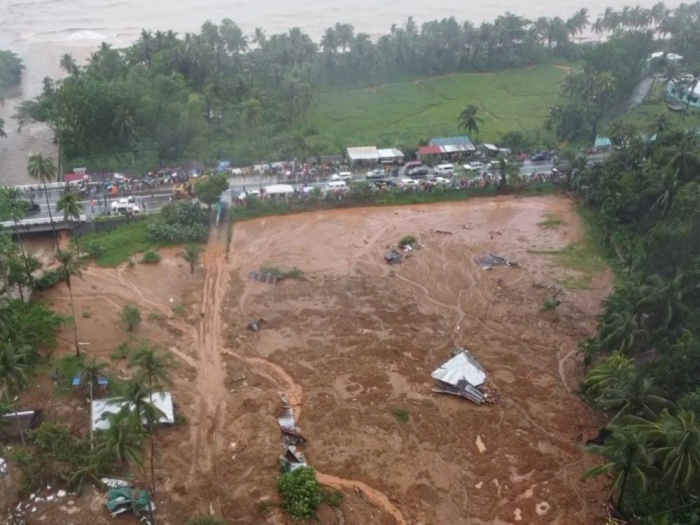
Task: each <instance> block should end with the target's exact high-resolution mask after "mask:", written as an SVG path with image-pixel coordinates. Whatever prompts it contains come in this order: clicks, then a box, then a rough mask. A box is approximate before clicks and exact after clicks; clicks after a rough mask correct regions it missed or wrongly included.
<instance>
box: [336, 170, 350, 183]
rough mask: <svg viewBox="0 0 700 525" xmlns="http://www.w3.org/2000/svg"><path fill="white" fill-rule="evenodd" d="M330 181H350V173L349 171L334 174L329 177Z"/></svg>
mask: <svg viewBox="0 0 700 525" xmlns="http://www.w3.org/2000/svg"><path fill="white" fill-rule="evenodd" d="M331 180H342V181H345V182H348V181H351V180H352V173H350V172H349V171H341V172H340V173H334V174H333V175H331Z"/></svg>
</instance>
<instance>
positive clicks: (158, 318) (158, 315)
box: [148, 312, 165, 322]
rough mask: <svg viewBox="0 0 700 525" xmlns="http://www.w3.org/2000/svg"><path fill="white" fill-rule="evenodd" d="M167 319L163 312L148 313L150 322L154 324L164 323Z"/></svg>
mask: <svg viewBox="0 0 700 525" xmlns="http://www.w3.org/2000/svg"><path fill="white" fill-rule="evenodd" d="M163 319H165V314H163V313H162V312H148V320H149V321H153V322H158V321H162V320H163Z"/></svg>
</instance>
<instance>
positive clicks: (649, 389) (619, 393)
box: [595, 374, 671, 424]
mask: <svg viewBox="0 0 700 525" xmlns="http://www.w3.org/2000/svg"><path fill="white" fill-rule="evenodd" d="M663 395H664V392H663V390H661V389H660V388H658V387H657V386H655V385H654V382H653V381H652V380H651V379H650V378H647V377H642V376H641V375H639V374H634V375H633V376H632V377H631V378H630V379H629V380H628V381H618V382H617V383H616V384H614V385H611V386H610V387H608V388H606V389H605V390H603V391H602V392H601V395H600V396H599V397H598V398H597V399H596V400H595V402H596V404H597V405H598V406H600V407H601V408H603V409H605V410H617V414H615V416H614V417H613V418H612V419H611V420H610V424H613V423H615V422H616V421H618V420H619V419H620V418H621V417H622V416H627V415H633V416H638V417H644V418H645V419H653V418H654V416H655V415H656V414H657V413H658V412H659V411H660V410H662V409H663V408H666V407H668V406H670V405H671V402H670V401H668V400H667V399H666V398H664V397H663Z"/></svg>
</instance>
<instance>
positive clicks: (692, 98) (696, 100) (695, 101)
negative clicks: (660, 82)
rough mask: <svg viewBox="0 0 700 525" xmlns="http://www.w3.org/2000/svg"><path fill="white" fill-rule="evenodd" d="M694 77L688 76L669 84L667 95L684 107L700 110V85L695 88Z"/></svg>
mask: <svg viewBox="0 0 700 525" xmlns="http://www.w3.org/2000/svg"><path fill="white" fill-rule="evenodd" d="M691 80H692V77H690V76H687V77H684V78H682V79H680V80H678V81H672V82H669V83H668V85H667V86H666V94H667V95H668V96H669V97H671V98H673V99H675V100H677V101H678V102H680V103H681V104H683V105H686V104H688V106H689V107H691V108H700V83H698V84H697V85H695V86H693V84H692V83H691Z"/></svg>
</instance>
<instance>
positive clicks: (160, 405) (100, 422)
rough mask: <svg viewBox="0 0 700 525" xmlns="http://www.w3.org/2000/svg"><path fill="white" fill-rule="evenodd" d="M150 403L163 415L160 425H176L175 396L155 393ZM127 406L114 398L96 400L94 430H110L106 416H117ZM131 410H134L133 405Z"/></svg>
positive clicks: (93, 419) (93, 410) (93, 411)
mask: <svg viewBox="0 0 700 525" xmlns="http://www.w3.org/2000/svg"><path fill="white" fill-rule="evenodd" d="M150 402H151V404H152V405H153V406H155V407H156V408H157V409H158V410H160V411H161V412H162V413H163V415H162V416H161V417H160V418H159V419H158V423H167V424H170V425H173V424H175V409H174V407H173V396H172V394H171V393H169V392H153V393H152V394H151V396H150ZM124 405H126V402H125V401H122V400H121V399H119V398H116V397H113V398H110V399H95V400H93V402H92V429H93V430H106V429H108V428H109V420H107V419H105V418H104V415H105V414H108V413H109V414H116V413H118V412H119V411H120V410H121V409H122V408H123V407H124ZM130 408H131V409H132V410H133V409H134V406H133V403H132V404H131V406H130Z"/></svg>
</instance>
